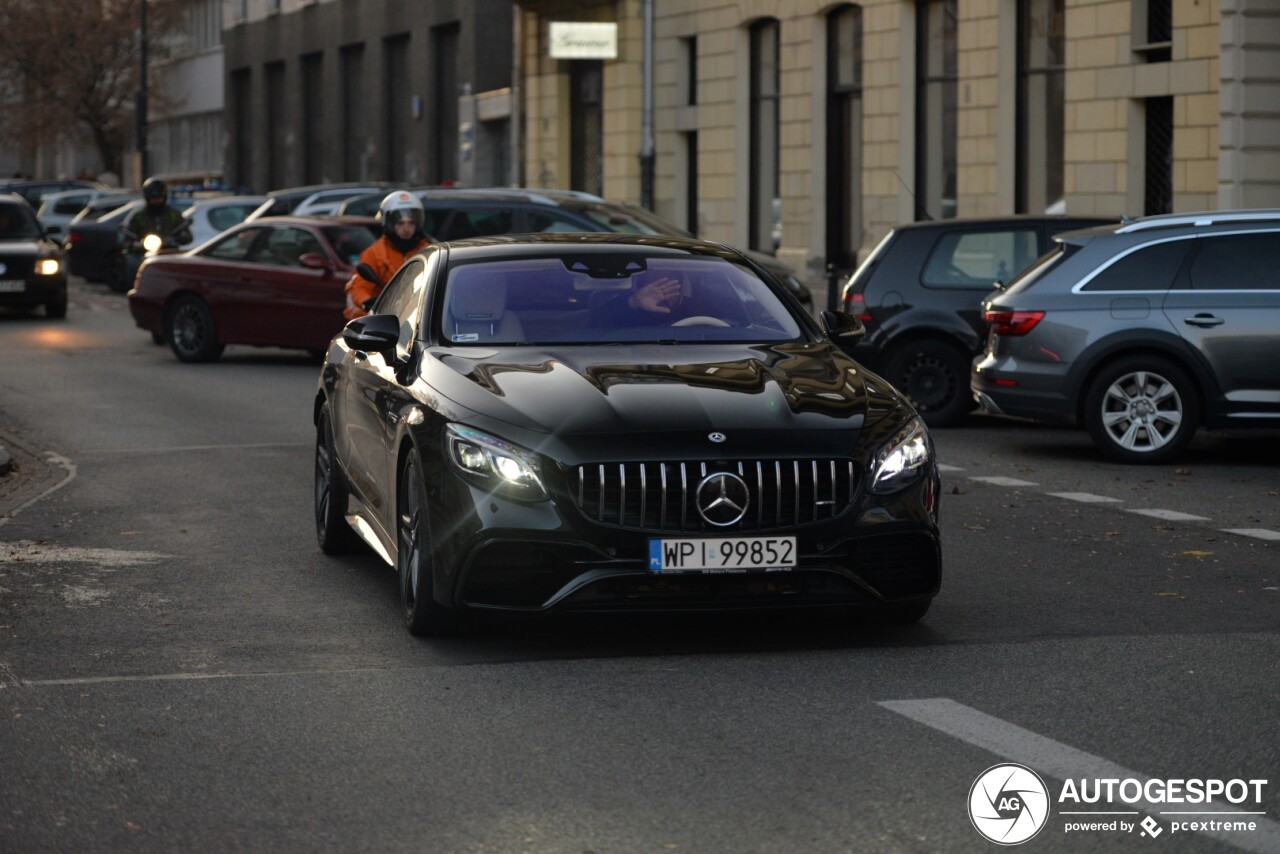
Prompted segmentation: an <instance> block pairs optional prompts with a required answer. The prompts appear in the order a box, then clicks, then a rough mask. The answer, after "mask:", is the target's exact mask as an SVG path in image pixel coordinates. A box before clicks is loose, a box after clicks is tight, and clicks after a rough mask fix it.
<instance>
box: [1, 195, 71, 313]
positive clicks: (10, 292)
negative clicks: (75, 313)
mask: <svg viewBox="0 0 1280 854" xmlns="http://www.w3.org/2000/svg"><path fill="white" fill-rule="evenodd" d="M0 306H3V307H5V308H17V309H22V310H30V309H33V308H35V307H36V306H44V313H45V314H46V315H47V316H49V317H55V318H56V317H66V316H67V272H66V269H65V267H64V265H63V260H62V249H61V248H60V247H59V246H58V244H57V242H55V241H53V240H50V239H49V238H48V237H46V236H45V234H44V229H42V228H41V227H40V221H39V220H38V219H36V213H35V211H34V210H32V209H31V205H30V204H28V203H27V200H26V199H24V198H22V197H21V196H19V195H16V194H14V193H0Z"/></svg>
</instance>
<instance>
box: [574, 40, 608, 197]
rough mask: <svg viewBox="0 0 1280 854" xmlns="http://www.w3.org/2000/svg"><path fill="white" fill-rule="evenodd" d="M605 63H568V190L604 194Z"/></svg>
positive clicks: (575, 61)
mask: <svg viewBox="0 0 1280 854" xmlns="http://www.w3.org/2000/svg"><path fill="white" fill-rule="evenodd" d="M603 92H604V63H603V62H601V61H600V60H598V59H575V60H571V61H570V62H569V158H570V165H569V188H570V189H573V190H582V191H584V192H587V193H594V194H595V195H597V196H598V195H601V194H602V193H603V192H604V103H603V100H602V95H603Z"/></svg>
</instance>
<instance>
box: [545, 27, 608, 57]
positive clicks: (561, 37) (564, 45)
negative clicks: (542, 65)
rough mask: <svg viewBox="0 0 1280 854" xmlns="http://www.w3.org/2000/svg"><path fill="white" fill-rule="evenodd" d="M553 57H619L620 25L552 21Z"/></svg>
mask: <svg viewBox="0 0 1280 854" xmlns="http://www.w3.org/2000/svg"><path fill="white" fill-rule="evenodd" d="M551 58H552V59H617V58H618V25H617V24H594V23H578V22H570V21H552V22H551Z"/></svg>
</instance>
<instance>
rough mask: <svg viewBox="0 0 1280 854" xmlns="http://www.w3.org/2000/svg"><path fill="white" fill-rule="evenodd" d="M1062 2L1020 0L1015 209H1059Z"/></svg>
mask: <svg viewBox="0 0 1280 854" xmlns="http://www.w3.org/2000/svg"><path fill="white" fill-rule="evenodd" d="M1065 5H1066V0H1019V3H1018V137H1017V139H1018V142H1017V173H1016V175H1017V177H1016V181H1017V206H1018V207H1017V210H1018V212H1019V213H1048V212H1051V211H1052V212H1057V213H1064V212H1065V211H1063V210H1061V208H1062V188H1063V183H1062V173H1063V139H1064V136H1065V130H1064V124H1063V118H1064V115H1065V109H1066V106H1065V89H1064V82H1065V79H1066V72H1065V68H1066V37H1065V26H1064V21H1065V11H1064V6H1065Z"/></svg>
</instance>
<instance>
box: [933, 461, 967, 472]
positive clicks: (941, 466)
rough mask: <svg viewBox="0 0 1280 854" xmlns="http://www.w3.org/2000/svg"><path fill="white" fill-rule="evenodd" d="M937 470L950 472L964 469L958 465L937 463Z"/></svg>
mask: <svg viewBox="0 0 1280 854" xmlns="http://www.w3.org/2000/svg"><path fill="white" fill-rule="evenodd" d="M938 471H940V472H952V471H964V469H963V468H961V467H960V466H949V465H947V464H946V463H938Z"/></svg>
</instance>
